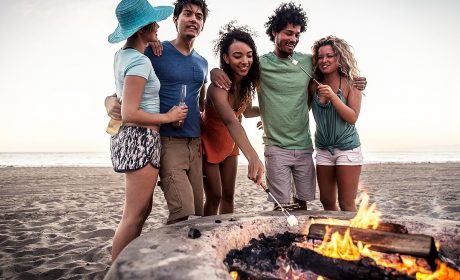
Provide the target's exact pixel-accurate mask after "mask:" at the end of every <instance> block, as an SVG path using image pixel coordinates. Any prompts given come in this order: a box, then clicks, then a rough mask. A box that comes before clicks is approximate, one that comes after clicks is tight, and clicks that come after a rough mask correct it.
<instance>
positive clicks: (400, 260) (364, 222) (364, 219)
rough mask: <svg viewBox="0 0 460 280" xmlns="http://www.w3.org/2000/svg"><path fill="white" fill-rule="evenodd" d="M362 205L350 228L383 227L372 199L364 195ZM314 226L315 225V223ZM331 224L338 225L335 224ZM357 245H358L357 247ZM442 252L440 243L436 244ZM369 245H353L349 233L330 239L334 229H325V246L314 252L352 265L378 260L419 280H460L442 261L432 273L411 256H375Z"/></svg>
mask: <svg viewBox="0 0 460 280" xmlns="http://www.w3.org/2000/svg"><path fill="white" fill-rule="evenodd" d="M360 199H361V203H360V205H359V210H358V213H357V214H356V216H355V217H354V218H353V219H352V220H351V221H350V225H349V226H350V227H357V228H364V229H367V228H372V229H376V228H377V227H378V225H379V223H380V216H381V213H380V212H379V211H377V209H376V205H375V203H374V204H372V205H371V206H368V204H369V196H368V195H367V194H366V193H363V194H362V196H361V198H360ZM313 223H314V222H313ZM331 224H335V223H334V222H332V223H331ZM355 243H356V245H355ZM436 245H437V248H438V249H439V243H438V244H436ZM369 247H370V246H369V245H364V244H362V243H361V241H358V242H354V241H353V239H352V238H351V236H350V230H349V229H347V230H346V232H345V234H344V235H343V236H342V235H341V234H340V233H339V232H334V233H333V234H332V235H331V228H330V227H326V234H325V235H324V239H323V242H322V243H321V245H320V246H319V247H317V248H313V250H314V251H315V252H317V253H320V254H322V255H323V256H327V257H330V258H340V259H344V260H349V261H357V260H359V259H361V258H362V257H369V258H372V259H374V260H375V262H376V264H378V265H380V266H383V267H389V268H393V269H396V270H398V271H401V272H403V273H406V274H408V275H414V274H415V275H416V279H420V280H435V279H456V280H460V272H459V271H457V270H455V269H453V268H450V267H448V266H447V265H446V264H445V263H443V262H441V261H440V260H436V265H437V268H436V270H435V271H434V272H432V271H431V270H430V269H429V265H428V264H427V262H426V261H425V260H424V259H416V258H414V257H411V256H399V255H393V257H389V256H388V255H387V254H384V253H379V252H375V251H372V250H370V249H369Z"/></svg>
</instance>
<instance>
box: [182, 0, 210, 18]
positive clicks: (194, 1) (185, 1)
mask: <svg viewBox="0 0 460 280" xmlns="http://www.w3.org/2000/svg"><path fill="white" fill-rule="evenodd" d="M188 5H197V6H198V7H200V8H201V11H202V12H203V23H204V22H206V18H207V17H208V13H209V10H208V5H206V2H205V1H204V0H177V1H176V2H174V13H173V16H174V17H176V18H177V17H179V15H180V13H182V10H183V9H184V7H185V6H188Z"/></svg>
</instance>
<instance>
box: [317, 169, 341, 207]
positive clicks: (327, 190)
mask: <svg viewBox="0 0 460 280" xmlns="http://www.w3.org/2000/svg"><path fill="white" fill-rule="evenodd" d="M335 168H336V167H335V166H326V165H317V166H316V175H317V178H318V187H319V198H320V201H321V203H322V204H323V208H324V210H328V211H338V210H339V208H338V207H337V203H336V201H337V187H336V174H335V172H336V170H335Z"/></svg>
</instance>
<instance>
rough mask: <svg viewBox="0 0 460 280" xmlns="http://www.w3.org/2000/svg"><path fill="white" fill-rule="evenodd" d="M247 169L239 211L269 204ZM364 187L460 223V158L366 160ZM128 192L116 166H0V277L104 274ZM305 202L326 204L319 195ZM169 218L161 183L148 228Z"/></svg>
mask: <svg viewBox="0 0 460 280" xmlns="http://www.w3.org/2000/svg"><path fill="white" fill-rule="evenodd" d="M245 174H246V167H245V166H240V168H239V172H238V179H237V189H236V194H235V212H236V213H243V212H244V213H256V212H260V211H267V210H271V209H272V207H273V205H272V204H271V203H269V202H267V201H266V195H265V193H264V192H263V191H262V190H261V189H258V188H256V187H255V185H254V184H252V183H251V182H250V181H249V180H248V179H246V175H245ZM363 189H365V190H367V192H368V194H369V195H370V199H371V202H376V203H377V208H378V209H379V210H380V211H382V212H383V213H386V214H394V215H405V216H413V217H414V219H417V217H432V218H438V219H449V220H455V221H458V222H459V226H460V203H459V201H460V163H417V164H415V163H413V164H369V165H365V166H364V167H363V172H362V175H361V190H363ZM317 197H318V194H317ZM123 198H124V189H123V175H122V174H117V173H114V172H113V171H112V169H111V168H105V167H37V168H35V167H24V168H20V167H3V168H0V199H1V200H0V201H1V202H0V217H1V218H0V263H1V267H0V278H1V279H102V278H103V277H104V275H105V274H106V272H107V271H108V269H109V266H110V251H111V239H112V237H113V234H114V231H115V228H116V226H117V224H118V222H119V220H120V217H121V213H122V206H123ZM308 205H309V209H311V210H319V209H322V207H321V204H320V202H319V200H316V201H314V202H311V203H309V204H308ZM166 217H167V208H166V203H165V201H164V198H163V194H162V192H161V190H160V188H158V187H157V188H156V189H155V193H154V198H153V209H152V213H151V214H150V217H149V219H148V220H147V221H146V224H145V227H144V231H143V232H147V231H151V230H154V229H155V228H158V227H161V226H162V225H163V224H164V223H165V221H166ZM457 230H458V234H457V237H458V240H456V242H457V243H458V244H459V247H460V229H457Z"/></svg>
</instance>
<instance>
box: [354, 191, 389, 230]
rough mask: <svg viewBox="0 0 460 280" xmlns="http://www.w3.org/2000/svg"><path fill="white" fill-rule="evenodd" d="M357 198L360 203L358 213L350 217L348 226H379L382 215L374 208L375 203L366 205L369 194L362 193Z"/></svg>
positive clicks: (373, 227)
mask: <svg viewBox="0 0 460 280" xmlns="http://www.w3.org/2000/svg"><path fill="white" fill-rule="evenodd" d="M359 200H361V203H360V204H359V208H358V213H356V216H355V217H354V218H353V219H351V221H350V227H355V228H364V229H366V228H372V229H376V228H377V227H378V226H379V223H380V216H381V215H382V214H381V213H380V212H379V211H378V210H377V209H376V208H377V205H376V204H375V203H372V205H371V206H368V205H369V195H368V194H367V193H366V192H363V193H362V195H361V196H360V198H359Z"/></svg>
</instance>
